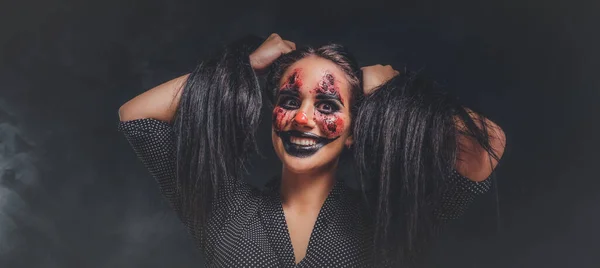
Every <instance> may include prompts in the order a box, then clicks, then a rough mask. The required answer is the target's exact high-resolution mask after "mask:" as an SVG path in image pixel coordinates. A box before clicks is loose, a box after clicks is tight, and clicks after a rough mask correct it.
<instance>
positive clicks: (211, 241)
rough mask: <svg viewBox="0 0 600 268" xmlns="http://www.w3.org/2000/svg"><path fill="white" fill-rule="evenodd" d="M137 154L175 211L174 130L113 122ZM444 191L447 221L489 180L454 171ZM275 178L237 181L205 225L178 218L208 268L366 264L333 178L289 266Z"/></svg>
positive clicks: (358, 219)
mask: <svg viewBox="0 0 600 268" xmlns="http://www.w3.org/2000/svg"><path fill="white" fill-rule="evenodd" d="M118 129H119V131H121V132H122V133H123V134H124V135H125V137H126V138H127V140H128V141H129V143H130V144H131V146H132V147H133V149H134V151H135V153H136V154H137V156H138V157H139V158H140V159H141V161H142V163H143V164H144V165H145V166H146V168H147V169H148V170H149V172H150V173H151V174H152V176H153V177H154V178H155V179H156V181H157V182H158V185H159V188H160V191H161V193H162V195H164V197H165V198H166V199H167V200H168V201H169V203H170V204H171V206H172V207H173V209H174V210H175V211H176V212H178V215H182V214H181V209H182V208H181V202H182V200H181V196H180V195H179V191H178V190H177V185H176V183H177V180H176V178H175V174H176V172H175V147H174V140H175V139H174V133H173V129H172V127H171V125H170V124H169V123H166V122H162V121H159V120H155V119H150V118H146V119H136V120H131V121H125V122H119V124H118ZM449 179H450V180H449V181H450V183H451V184H452V187H448V190H447V191H446V192H445V193H444V195H443V199H444V201H443V204H442V207H440V209H438V210H437V216H438V217H440V218H441V219H442V220H446V219H453V218H456V217H458V216H460V215H461V214H463V212H464V210H465V209H466V208H467V206H468V204H469V203H470V202H471V201H472V199H473V198H474V197H475V196H476V195H478V194H481V193H484V192H486V191H487V190H488V189H489V188H490V185H491V180H489V179H487V180H485V181H483V182H473V181H471V180H469V179H467V178H465V177H463V176H461V175H460V174H458V173H457V172H456V171H454V172H453V173H452V174H451V176H450V178H449ZM279 182H280V180H279V179H273V180H271V181H270V182H269V183H268V184H267V185H266V187H264V189H258V188H256V187H253V186H251V185H250V184H248V183H246V182H244V181H242V180H239V181H236V182H233V184H234V185H229V187H225V188H226V191H227V193H225V194H223V195H220V196H222V197H220V198H218V199H216V200H215V203H214V204H213V206H214V207H215V208H217V209H215V210H214V211H213V214H211V217H210V219H209V220H208V223H207V224H206V226H193V225H192V224H189V222H187V221H186V220H184V219H183V218H182V217H181V216H180V218H181V219H182V221H183V222H184V224H185V225H186V227H187V228H188V231H189V232H190V234H192V236H194V238H195V239H196V241H198V240H199V239H198V234H200V233H201V232H200V230H201V228H206V229H205V230H203V231H206V234H207V235H206V236H207V237H206V240H205V241H206V243H203V244H202V245H201V244H200V243H197V244H198V247H199V248H200V250H201V251H202V252H203V253H204V256H205V259H206V260H207V264H208V266H209V267H298V268H301V267H304V268H307V267H372V266H371V264H370V260H371V259H370V255H369V252H371V250H372V243H370V241H371V240H370V237H371V235H372V234H371V233H370V229H371V228H369V225H368V224H367V223H368V221H367V217H366V215H364V214H363V213H361V212H359V211H363V210H361V209H358V208H359V207H360V206H361V203H362V201H361V199H360V195H359V194H358V192H357V191H355V190H353V189H352V188H349V187H347V186H346V184H345V183H344V182H343V180H341V179H338V180H337V181H336V183H335V185H334V187H333V189H332V190H331V192H330V193H329V195H328V197H327V199H326V200H325V203H324V204H323V206H322V208H321V211H320V212H319V214H318V217H317V221H316V223H315V226H314V228H313V231H312V234H311V236H310V240H309V244H308V249H307V253H306V256H305V257H304V258H303V259H302V260H301V261H300V262H299V263H298V264H296V263H295V258H294V252H293V248H292V244H291V240H290V236H289V233H288V228H287V225H286V221H285V215H284V213H283V208H282V206H281V201H280V196H279V191H277V189H278V186H279Z"/></svg>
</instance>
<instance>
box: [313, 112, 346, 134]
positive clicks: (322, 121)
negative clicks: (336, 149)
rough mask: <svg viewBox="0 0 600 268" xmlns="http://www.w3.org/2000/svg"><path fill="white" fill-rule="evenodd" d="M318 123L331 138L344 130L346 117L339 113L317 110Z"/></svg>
mask: <svg viewBox="0 0 600 268" xmlns="http://www.w3.org/2000/svg"><path fill="white" fill-rule="evenodd" d="M315 119H316V121H317V125H319V128H320V129H321V131H322V132H323V134H325V136H326V137H327V138H329V139H332V138H336V137H338V136H340V135H341V134H342V132H343V131H344V119H342V118H341V117H340V116H339V114H322V113H319V112H315Z"/></svg>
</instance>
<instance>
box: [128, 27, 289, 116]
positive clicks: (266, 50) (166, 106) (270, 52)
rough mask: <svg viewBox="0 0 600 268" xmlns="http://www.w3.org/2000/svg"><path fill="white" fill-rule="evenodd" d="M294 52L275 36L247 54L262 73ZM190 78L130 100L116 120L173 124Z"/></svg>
mask: <svg viewBox="0 0 600 268" xmlns="http://www.w3.org/2000/svg"><path fill="white" fill-rule="evenodd" d="M295 49H296V44H294V43H293V42H291V41H288V40H284V39H282V38H281V36H279V35H278V34H275V33H274V34H271V35H270V36H269V38H267V39H266V40H265V41H264V42H263V43H262V44H261V45H260V46H259V47H258V48H257V49H256V51H254V52H253V53H252V54H250V64H251V66H252V68H253V69H254V70H255V71H256V72H257V73H262V72H264V70H265V69H266V68H267V67H268V66H269V65H270V64H271V63H272V62H273V61H274V60H275V59H277V58H278V57H279V56H281V55H282V54H285V53H289V52H290V51H292V50H295ZM189 76H190V74H186V75H183V76H180V77H177V78H175V79H172V80H170V81H168V82H165V83H163V84H160V85H158V86H156V87H154V88H152V89H150V90H148V91H145V92H143V93H142V94H140V95H138V96H136V97H135V98H133V99H131V100H129V101H128V102H126V103H125V104H123V105H122V106H121V107H120V108H119V119H120V120H121V121H130V120H135V119H143V118H152V119H157V120H160V121H164V122H172V121H173V118H174V116H175V113H176V111H177V107H178V106H179V102H180V100H181V95H182V92H183V88H184V86H185V84H186V82H187V79H188V77H189Z"/></svg>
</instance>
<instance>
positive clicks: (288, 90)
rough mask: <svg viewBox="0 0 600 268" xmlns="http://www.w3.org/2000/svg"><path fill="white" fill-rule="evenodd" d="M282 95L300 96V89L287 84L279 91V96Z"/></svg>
mask: <svg viewBox="0 0 600 268" xmlns="http://www.w3.org/2000/svg"><path fill="white" fill-rule="evenodd" d="M281 95H288V96H293V97H300V90H299V88H297V87H287V86H284V87H282V88H281V89H280V90H279V92H278V96H281Z"/></svg>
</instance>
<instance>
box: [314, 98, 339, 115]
mask: <svg viewBox="0 0 600 268" xmlns="http://www.w3.org/2000/svg"><path fill="white" fill-rule="evenodd" d="M316 107H317V110H318V111H319V112H320V113H323V114H332V113H335V112H337V111H339V110H340V106H339V105H338V104H337V103H335V102H334V101H319V102H317V105H316Z"/></svg>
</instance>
